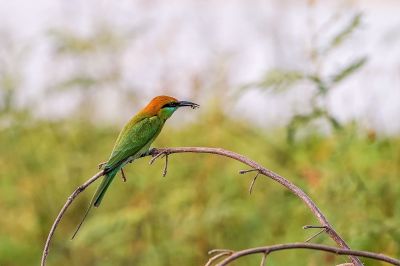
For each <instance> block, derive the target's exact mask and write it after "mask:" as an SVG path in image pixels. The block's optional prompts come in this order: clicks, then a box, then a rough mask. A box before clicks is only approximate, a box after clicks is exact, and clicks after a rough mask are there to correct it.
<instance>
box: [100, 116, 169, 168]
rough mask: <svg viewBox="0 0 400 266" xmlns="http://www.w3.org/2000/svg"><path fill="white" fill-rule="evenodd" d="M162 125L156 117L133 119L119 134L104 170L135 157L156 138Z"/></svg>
mask: <svg viewBox="0 0 400 266" xmlns="http://www.w3.org/2000/svg"><path fill="white" fill-rule="evenodd" d="M162 125H163V123H162V121H161V120H160V119H159V118H158V117H157V116H152V117H143V118H139V119H138V118H133V119H132V120H131V121H130V122H128V123H127V124H126V125H125V127H124V128H123V129H122V131H121V133H120V134H119V136H118V138H117V141H116V143H115V146H114V149H113V151H112V153H111V156H110V159H109V160H108V162H107V163H106V165H105V169H106V170H107V169H109V170H110V169H114V168H115V167H117V166H119V165H120V164H121V163H123V162H124V161H125V160H126V159H128V158H129V157H130V156H133V155H136V154H137V153H138V152H139V151H140V150H141V149H142V148H143V147H145V146H146V145H148V144H149V143H151V142H152V141H153V140H154V139H155V138H156V137H157V135H158V134H159V133H160V131H161V128H162Z"/></svg>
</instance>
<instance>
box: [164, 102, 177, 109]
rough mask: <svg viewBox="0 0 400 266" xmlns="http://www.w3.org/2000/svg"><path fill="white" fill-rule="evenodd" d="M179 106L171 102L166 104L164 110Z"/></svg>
mask: <svg viewBox="0 0 400 266" xmlns="http://www.w3.org/2000/svg"><path fill="white" fill-rule="evenodd" d="M177 106H178V103H176V102H170V103H166V104H164V105H163V107H162V108H166V107H177Z"/></svg>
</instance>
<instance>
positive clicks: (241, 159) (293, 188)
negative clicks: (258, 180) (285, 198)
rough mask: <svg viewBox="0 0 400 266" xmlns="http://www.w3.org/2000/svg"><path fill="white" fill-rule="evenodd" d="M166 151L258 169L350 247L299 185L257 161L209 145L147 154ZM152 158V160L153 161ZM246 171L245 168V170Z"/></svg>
mask: <svg viewBox="0 0 400 266" xmlns="http://www.w3.org/2000/svg"><path fill="white" fill-rule="evenodd" d="M165 152H167V153H168V154H173V153H210V154H216V155H221V156H225V157H229V158H232V159H234V160H237V161H239V162H242V163H244V164H246V165H248V166H250V167H251V168H252V169H251V170H254V171H255V170H257V171H259V172H260V173H261V174H262V175H265V176H267V177H269V178H271V179H273V180H275V181H276V182H278V183H280V184H281V185H283V186H284V187H286V188H287V189H289V190H290V191H291V192H292V193H293V194H295V195H296V196H297V197H299V198H300V199H301V200H302V201H303V202H304V203H305V204H306V205H307V206H308V208H309V209H310V210H311V212H312V213H313V214H314V216H315V217H316V218H317V219H318V221H319V222H320V223H321V225H323V226H325V227H326V228H327V234H328V235H329V237H330V238H332V240H333V241H335V242H336V244H337V245H338V246H339V247H342V248H344V249H350V248H349V246H348V245H347V244H346V242H345V241H344V240H343V239H342V238H341V237H340V235H339V234H338V233H337V232H336V231H335V230H334V229H333V227H332V226H331V225H330V223H329V222H328V220H327V219H326V217H325V216H324V215H323V213H322V212H321V210H320V209H319V208H318V207H317V205H316V204H315V203H314V202H313V201H312V200H311V198H310V197H309V196H308V195H307V194H306V193H305V192H304V191H303V190H301V189H300V188H299V187H297V186H296V185H294V184H293V183H292V182H290V181H289V180H287V179H286V178H284V177H283V176H281V175H278V174H276V173H274V172H272V171H271V170H269V169H267V168H265V167H263V166H261V165H260V164H258V163H257V162H255V161H253V160H251V159H249V158H247V157H245V156H243V155H241V154H238V153H235V152H232V151H228V150H225V149H221V148H209V147H178V148H161V149H152V150H151V151H150V152H149V154H150V155H152V156H153V159H154V158H156V157H159V156H161V155H162V154H163V153H165ZM153 159H152V161H153ZM246 171H247V170H246ZM349 258H350V260H351V261H352V262H353V263H354V265H356V266H360V265H363V264H362V262H361V261H360V260H359V259H358V258H357V257H355V256H349Z"/></svg>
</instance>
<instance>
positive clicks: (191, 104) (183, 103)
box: [178, 101, 200, 109]
mask: <svg viewBox="0 0 400 266" xmlns="http://www.w3.org/2000/svg"><path fill="white" fill-rule="evenodd" d="M178 106H179V107H184V106H189V107H191V108H192V109H196V108H198V107H200V105H198V104H197V103H192V102H188V101H179V102H178Z"/></svg>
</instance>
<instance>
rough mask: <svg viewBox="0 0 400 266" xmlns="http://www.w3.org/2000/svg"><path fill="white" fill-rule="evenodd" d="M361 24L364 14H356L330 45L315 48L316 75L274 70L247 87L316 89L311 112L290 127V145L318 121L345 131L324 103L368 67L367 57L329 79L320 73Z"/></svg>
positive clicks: (332, 39) (347, 65)
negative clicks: (343, 83) (301, 131)
mask: <svg viewBox="0 0 400 266" xmlns="http://www.w3.org/2000/svg"><path fill="white" fill-rule="evenodd" d="M361 22H362V14H355V15H354V16H353V17H352V18H351V20H350V22H349V23H348V24H347V25H346V26H344V28H343V29H342V30H341V31H339V32H338V33H337V34H335V35H334V36H333V37H331V38H330V40H329V41H328V42H327V43H328V44H327V45H325V46H324V45H321V46H320V47H314V48H313V49H312V53H311V58H310V59H311V60H310V61H311V62H308V63H311V64H312V67H311V69H314V71H312V72H310V71H309V70H302V69H300V70H287V69H271V70H270V71H268V72H267V73H266V74H265V75H264V77H263V78H262V79H261V81H258V82H256V83H253V84H249V85H246V86H245V87H244V88H245V89H250V88H257V89H261V90H266V89H269V90H273V91H275V92H282V91H285V90H290V89H293V88H295V87H296V86H298V85H300V84H304V83H305V84H308V85H310V86H314V87H315V90H314V91H313V95H312V97H311V98H310V102H309V106H310V107H311V108H310V109H311V110H310V111H309V112H308V113H305V114H296V115H294V116H293V117H292V119H291V120H290V122H289V123H288V125H287V138H288V141H289V142H293V141H294V139H295V135H296V133H297V131H299V129H301V128H303V127H305V126H307V125H308V124H310V123H312V122H314V121H316V120H320V119H323V120H325V121H327V122H328V123H329V124H330V125H331V127H332V128H334V129H340V128H341V127H342V125H341V123H340V122H339V121H338V120H337V119H336V118H335V117H334V115H333V114H332V113H331V112H330V110H329V109H328V108H327V106H326V104H324V103H325V100H326V98H327V96H328V95H329V93H331V91H332V90H333V89H334V88H335V87H336V86H337V85H338V84H339V83H341V82H343V81H345V80H346V79H348V78H350V77H351V76H353V75H354V74H356V73H357V71H359V70H360V69H361V68H362V67H363V66H364V65H365V64H366V63H367V59H368V58H367V56H366V55H363V56H360V57H357V58H355V59H353V60H351V61H350V62H349V63H347V64H345V66H344V67H342V68H340V69H338V70H337V71H336V72H334V73H332V74H329V75H326V74H322V71H321V69H322V68H323V66H324V65H325V64H327V63H329V62H327V61H328V60H326V58H327V55H328V54H329V53H330V52H332V51H334V50H336V49H337V48H339V47H340V45H342V44H343V43H344V42H345V41H346V40H348V39H349V38H350V37H351V35H352V34H353V33H354V32H355V31H356V30H357V29H358V28H359V27H360V25H361ZM317 38H318V35H317Z"/></svg>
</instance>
